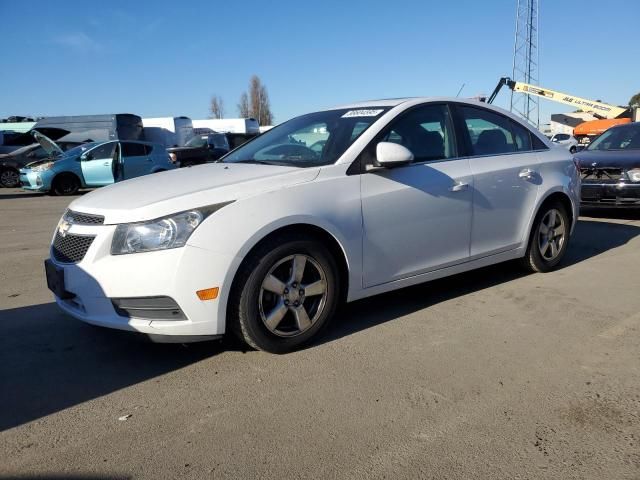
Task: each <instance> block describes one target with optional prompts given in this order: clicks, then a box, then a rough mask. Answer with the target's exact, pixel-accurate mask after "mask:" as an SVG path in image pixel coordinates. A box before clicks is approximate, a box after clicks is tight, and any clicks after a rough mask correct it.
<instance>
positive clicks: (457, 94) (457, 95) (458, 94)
mask: <svg viewBox="0 0 640 480" xmlns="http://www.w3.org/2000/svg"><path fill="white" fill-rule="evenodd" d="M465 85H466V83H463V84H462V86H461V87H460V90H458V93H456V98H458V97H459V96H460V92H462V89H463V88H464V86H465Z"/></svg>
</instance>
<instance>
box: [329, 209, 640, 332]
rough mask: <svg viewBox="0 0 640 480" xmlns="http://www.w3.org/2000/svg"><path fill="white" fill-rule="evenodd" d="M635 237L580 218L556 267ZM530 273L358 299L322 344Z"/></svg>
mask: <svg viewBox="0 0 640 480" xmlns="http://www.w3.org/2000/svg"><path fill="white" fill-rule="evenodd" d="M638 235H640V227H639V226H635V225H628V224H621V223H614V222H605V221H593V220H586V219H580V220H579V221H578V223H577V224H576V229H575V231H574V234H573V236H572V238H571V243H570V244H569V248H568V250H567V252H566V254H565V257H564V258H563V260H562V262H561V264H560V265H559V268H567V267H570V266H571V265H574V264H577V263H579V262H582V261H585V260H588V259H589V258H592V257H595V256H597V255H600V254H602V253H605V252H607V251H609V250H612V249H614V248H617V247H620V246H622V245H625V244H626V243H628V242H629V241H630V240H632V239H633V238H635V237H636V236H638ZM529 274H530V273H529V272H527V271H526V270H524V269H523V268H522V267H521V266H520V264H519V263H518V262H517V261H511V262H504V263H500V264H497V265H492V266H489V267H484V268H480V269H477V270H472V271H470V272H466V273H461V274H457V275H453V276H451V277H446V278H442V279H439V280H434V281H431V282H427V283H423V284H420V285H415V286H412V287H407V288H403V289H400V290H396V291H393V292H389V293H385V294H381V295H376V296H374V297H369V298H365V299H362V300H358V301H356V302H353V303H350V304H347V305H345V306H343V307H342V309H341V311H340V312H339V314H338V316H337V318H336V319H335V321H334V323H333V328H331V329H330V331H329V332H327V334H326V335H325V336H324V337H323V338H322V339H321V340H320V343H325V342H331V341H334V340H337V339H339V338H341V337H345V336H348V335H351V334H354V333H357V332H359V331H361V330H365V329H367V328H371V327H374V326H376V325H379V324H382V323H386V322H389V321H392V320H395V319H397V318H400V317H403V316H405V315H408V314H411V313H413V312H416V311H419V310H422V309H425V308H428V307H430V306H433V305H437V304H439V303H442V302H445V301H447V300H451V299H453V298H456V297H460V296H463V295H466V294H469V293H473V292H478V291H481V290H484V289H487V288H491V287H494V286H496V285H500V284H502V283H506V282H510V281H512V280H515V279H517V278H520V277H523V276H525V275H529Z"/></svg>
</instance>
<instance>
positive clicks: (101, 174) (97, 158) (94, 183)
mask: <svg viewBox="0 0 640 480" xmlns="http://www.w3.org/2000/svg"><path fill="white" fill-rule="evenodd" d="M117 143H118V142H107V143H102V144H100V145H98V146H97V147H95V148H93V149H91V150H89V151H87V152H86V153H84V154H83V155H82V156H81V157H80V164H81V168H82V176H83V177H84V182H85V184H86V185H87V186H88V187H101V186H104V185H110V184H112V183H113V181H114V179H113V171H112V168H111V163H112V161H113V153H114V150H115V148H116V145H117Z"/></svg>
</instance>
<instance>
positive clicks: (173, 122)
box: [142, 117, 194, 147]
mask: <svg viewBox="0 0 640 480" xmlns="http://www.w3.org/2000/svg"><path fill="white" fill-rule="evenodd" d="M142 125H143V127H144V136H145V139H146V140H147V141H148V142H155V143H159V144H161V145H164V146H165V147H182V146H184V145H185V144H186V143H187V142H188V141H189V140H190V139H191V138H192V137H193V135H194V133H193V122H192V121H191V119H190V118H189V117H156V118H143V119H142Z"/></svg>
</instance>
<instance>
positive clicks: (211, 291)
mask: <svg viewBox="0 0 640 480" xmlns="http://www.w3.org/2000/svg"><path fill="white" fill-rule="evenodd" d="M218 292H219V289H218V287H214V288H205V289H204V290H198V291H197V292H196V295H198V298H199V299H200V300H203V301H204V300H215V299H216V298H218Z"/></svg>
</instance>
